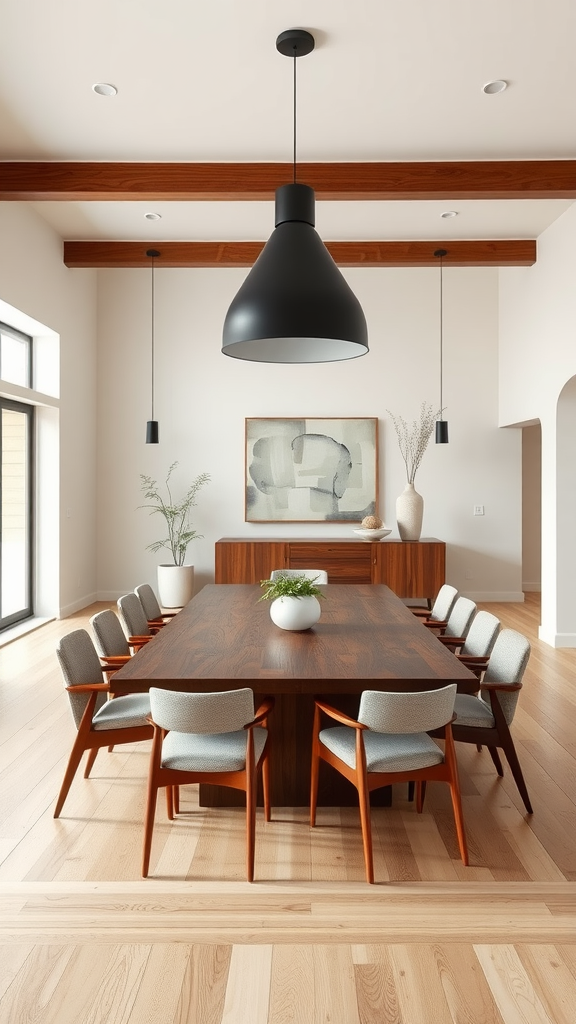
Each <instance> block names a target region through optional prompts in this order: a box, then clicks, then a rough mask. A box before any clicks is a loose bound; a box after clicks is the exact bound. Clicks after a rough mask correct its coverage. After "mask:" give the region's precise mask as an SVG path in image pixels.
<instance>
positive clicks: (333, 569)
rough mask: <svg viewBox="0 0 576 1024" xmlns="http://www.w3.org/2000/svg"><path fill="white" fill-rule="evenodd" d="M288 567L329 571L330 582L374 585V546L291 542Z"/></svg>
mask: <svg viewBox="0 0 576 1024" xmlns="http://www.w3.org/2000/svg"><path fill="white" fill-rule="evenodd" d="M288 565H289V567H290V568H291V569H325V570H326V572H327V573H328V582H329V583H372V545H371V544H366V546H365V547H360V546H359V545H358V544H355V543H350V544H347V543H340V544H320V543H318V544H315V543H314V542H313V541H312V542H310V541H308V542H307V543H303V544H298V543H294V542H292V541H290V543H289V546H288Z"/></svg>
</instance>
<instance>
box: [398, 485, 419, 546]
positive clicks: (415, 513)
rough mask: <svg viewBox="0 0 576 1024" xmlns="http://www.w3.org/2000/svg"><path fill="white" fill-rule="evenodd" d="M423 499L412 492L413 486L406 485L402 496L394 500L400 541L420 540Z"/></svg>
mask: <svg viewBox="0 0 576 1024" xmlns="http://www.w3.org/2000/svg"><path fill="white" fill-rule="evenodd" d="M423 515H424V498H423V497H422V495H421V494H418V491H416V490H414V484H406V487H405V488H404V490H403V491H402V494H400V495H398V497H397V498H396V522H397V523H398V533H399V534H400V540H420V534H421V533H422V516H423Z"/></svg>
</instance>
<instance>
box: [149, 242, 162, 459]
mask: <svg viewBox="0 0 576 1024" xmlns="http://www.w3.org/2000/svg"><path fill="white" fill-rule="evenodd" d="M146 255H147V256H150V259H151V260H152V264H151V265H152V329H151V338H152V419H150V420H148V422H147V424H146V444H158V441H159V439H160V436H159V430H158V420H155V419H154V260H155V259H156V257H157V256H159V255H160V253H159V252H158V249H147V250H146Z"/></svg>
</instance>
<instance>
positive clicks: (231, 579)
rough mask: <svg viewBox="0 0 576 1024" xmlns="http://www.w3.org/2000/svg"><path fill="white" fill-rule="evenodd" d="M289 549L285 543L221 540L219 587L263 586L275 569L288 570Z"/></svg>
mask: <svg viewBox="0 0 576 1024" xmlns="http://www.w3.org/2000/svg"><path fill="white" fill-rule="evenodd" d="M287 552H288V545H287V544H286V543H285V542H282V541H269V542H268V541H241V540H219V541H217V543H216V547H215V571H214V580H215V582H216V583H260V580H268V579H270V573H271V572H272V570H273V569H285V568H286V566H287V564H288V563H287Z"/></svg>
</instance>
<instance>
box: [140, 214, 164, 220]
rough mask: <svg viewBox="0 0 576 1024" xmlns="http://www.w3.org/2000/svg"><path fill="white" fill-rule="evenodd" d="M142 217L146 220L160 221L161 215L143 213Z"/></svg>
mask: <svg viewBox="0 0 576 1024" xmlns="http://www.w3.org/2000/svg"><path fill="white" fill-rule="evenodd" d="M144 216H145V218H146V220H162V214H161V213H145V214H144Z"/></svg>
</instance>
